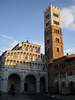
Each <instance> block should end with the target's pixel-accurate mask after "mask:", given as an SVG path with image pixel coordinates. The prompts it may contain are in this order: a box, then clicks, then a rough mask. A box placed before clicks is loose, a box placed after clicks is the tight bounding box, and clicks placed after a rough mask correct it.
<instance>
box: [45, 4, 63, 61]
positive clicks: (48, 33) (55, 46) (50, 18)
mask: <svg viewBox="0 0 75 100" xmlns="http://www.w3.org/2000/svg"><path fill="white" fill-rule="evenodd" d="M44 40H45V55H46V56H47V57H48V60H51V59H57V58H60V57H62V56H64V53H63V38H62V26H61V16H60V8H57V7H55V6H52V4H50V6H49V7H48V8H47V9H46V10H44Z"/></svg>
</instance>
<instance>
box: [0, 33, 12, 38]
mask: <svg viewBox="0 0 75 100" xmlns="http://www.w3.org/2000/svg"><path fill="white" fill-rule="evenodd" d="M0 36H2V37H4V38H7V39H14V38H13V37H10V36H7V35H4V34H0Z"/></svg>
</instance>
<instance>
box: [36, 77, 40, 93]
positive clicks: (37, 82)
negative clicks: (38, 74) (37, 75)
mask: <svg viewBox="0 0 75 100" xmlns="http://www.w3.org/2000/svg"><path fill="white" fill-rule="evenodd" d="M39 92H40V80H39V79H37V80H36V93H39Z"/></svg>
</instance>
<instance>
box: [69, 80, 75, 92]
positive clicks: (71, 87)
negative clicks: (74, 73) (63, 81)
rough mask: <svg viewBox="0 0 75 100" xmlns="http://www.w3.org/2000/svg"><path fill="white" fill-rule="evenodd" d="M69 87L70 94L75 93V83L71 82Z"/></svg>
mask: <svg viewBox="0 0 75 100" xmlns="http://www.w3.org/2000/svg"><path fill="white" fill-rule="evenodd" d="M68 87H69V89H70V92H74V91H75V87H74V82H73V81H70V82H69V83H68Z"/></svg>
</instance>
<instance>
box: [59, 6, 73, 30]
mask: <svg viewBox="0 0 75 100" xmlns="http://www.w3.org/2000/svg"><path fill="white" fill-rule="evenodd" d="M61 19H62V26H63V28H68V29H72V30H75V5H74V6H70V7H68V8H67V7H65V8H62V10H61Z"/></svg>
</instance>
